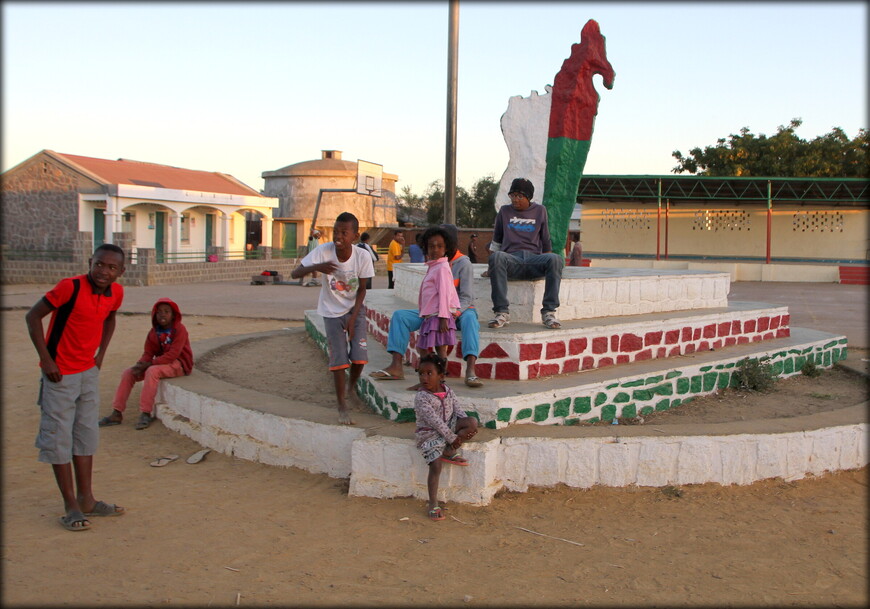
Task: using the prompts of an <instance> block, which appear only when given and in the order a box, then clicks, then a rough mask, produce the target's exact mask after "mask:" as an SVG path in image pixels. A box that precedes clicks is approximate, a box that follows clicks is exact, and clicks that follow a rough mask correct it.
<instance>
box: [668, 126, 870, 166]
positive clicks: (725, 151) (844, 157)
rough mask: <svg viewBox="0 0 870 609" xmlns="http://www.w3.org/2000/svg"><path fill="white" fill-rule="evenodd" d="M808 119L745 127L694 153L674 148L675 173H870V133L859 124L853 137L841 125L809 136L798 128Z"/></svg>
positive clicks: (695, 149)
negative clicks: (771, 130)
mask: <svg viewBox="0 0 870 609" xmlns="http://www.w3.org/2000/svg"><path fill="white" fill-rule="evenodd" d="M802 123H803V121H802V120H801V119H800V118H794V119H792V120H791V122H790V123H789V125H788V126H787V127H786V126H784V125H780V126H779V128H778V129H777V132H776V134H774V135H772V136H770V137H768V136H766V135H765V134H763V133H761V134H759V135H758V136H756V135H755V134H754V133H751V132H750V131H749V128H748V127H743V128H742V129H741V130H740V134H739V135H735V134H733V133H732V134H731V135H729V136H728V138H727V139H726V138H719V139H718V140H716V145H715V146H707V147H705V148H703V149H701V148H692V149H691V150H690V151H689V156H683V154H682V152H680V151H679V150H675V151H674V152H673V153H672V156H673V157H674V158H675V159H677V161H678V163H679V164H678V165H677V166H676V167H674V168H673V170H672V171H673V172H674V173H683V172H688V173H692V174H697V175H705V176H756V177H825V178H826V177H838V178H867V177H870V132H868V130H867V129H859V130H858V135H856V136H855V138H854V139H852V140H850V139H849V137H848V136H847V135H846V134H845V133H844V132H843V130H842V129H841V128H840V127H834V128H833V129H832V130H831V132H830V133H827V134H825V135H820V136H818V137H816V138H814V139H812V140H810V141H806V140H804V139H801V138H799V137H798V136H797V135H796V134H795V130H796V129H797V128H798V127H800V126H801V124H802Z"/></svg>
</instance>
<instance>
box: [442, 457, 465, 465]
mask: <svg viewBox="0 0 870 609" xmlns="http://www.w3.org/2000/svg"><path fill="white" fill-rule="evenodd" d="M438 460H439V461H444V462H445V463H450V464H452V465H461V466H463V467H467V466H468V461H467V460H465V459H463V458H462V457H460V456H459V455H453V456H452V457H445V456H444V455H442V456H440V457H438Z"/></svg>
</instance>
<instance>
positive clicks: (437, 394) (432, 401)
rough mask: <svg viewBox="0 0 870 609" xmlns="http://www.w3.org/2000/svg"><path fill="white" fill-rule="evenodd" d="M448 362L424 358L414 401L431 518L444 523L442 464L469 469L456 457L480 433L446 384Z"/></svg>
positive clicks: (419, 371)
mask: <svg viewBox="0 0 870 609" xmlns="http://www.w3.org/2000/svg"><path fill="white" fill-rule="evenodd" d="M446 372H447V360H446V359H444V358H443V357H441V356H439V355H438V354H437V353H429V354H427V355H424V356H423V358H422V359H421V360H420V368H419V369H418V375H419V377H420V389H419V390H418V391H417V396H416V397H415V398H414V413H415V414H416V416H417V430H416V432H415V434H414V435H415V438H416V440H417V448H419V449H420V452H421V453H422V454H423V459H425V460H426V464H427V465H428V466H429V476H428V478H427V486H428V488H429V505H428V508H429V512H428V513H429V518H431V519H432V520H444V514H442V513H441V508H440V507H439V506H438V483H439V481H440V478H441V464H442V463H450V464H452V465H461V466H467V465H468V461H467V460H466V459H463V458H462V457H460V456H459V455H457V454H456V452H457V450H458V449H459V447H460V446H461V445H462V443H463V442H467V441H468V440H470V439H471V438H472V437H474V435H475V434H476V433H477V419H475V418H474V417H469V416H468V415H466V414H465V411H463V410H462V409H461V408H460V407H459V402H458V401H457V400H456V394H454V393H453V390H452V389H450V387H448V386H447V385H445V384H444V375H445V373H446Z"/></svg>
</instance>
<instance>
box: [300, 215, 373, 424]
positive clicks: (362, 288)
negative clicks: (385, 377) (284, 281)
mask: <svg viewBox="0 0 870 609" xmlns="http://www.w3.org/2000/svg"><path fill="white" fill-rule="evenodd" d="M358 238H359V220H357V218H356V216H354V215H353V214H351V213H349V212H343V213H341V214H339V216H338V217H337V218H336V219H335V224H333V227H332V241H331V242H328V243H322V244H320V245H319V246H317V247H316V248H315V249H314V250H313V251H311V252H308V255H307V256H305V258H303V259H302V262H301V263H300V264H299V266H298V267H297V268H295V269H293V272H292V273H291V274H290V276H291V277H292V278H293V279H300V278H301V277H304V276H305V275H307V274H309V273H313V272H318V273H321V274H322V275H323V283H322V284H321V287H320V296H319V298H318V299H317V313H318V314H319V315H321V316H322V317H323V324H324V326H325V327H326V343H327V346H328V347H329V369H330V370H331V371H332V378H333V380H334V381H335V395H336V397H337V398H338V422H339V423H341V424H342V425H353V420H351V418H350V413H349V412H348V409H347V400H348V397H349V395H350V392H351V391H355V390H356V383H357V380H358V379H359V377H360V374H361V373H362V370H363V366H365V364H366V363H367V362H368V350H367V348H366V307H365V304H364V301H365V297H366V281H365V280H366V279H368V278H369V277H374V274H375V270H374V266H373V265H372V259H371V256H369V254H368V252H366V251H364V250H363V249H361V248H358V247H354V246H353V242H354V241H356V240H357V239H358ZM347 368H350V379H348V378H347V374H346V373H345V370H346V369H347Z"/></svg>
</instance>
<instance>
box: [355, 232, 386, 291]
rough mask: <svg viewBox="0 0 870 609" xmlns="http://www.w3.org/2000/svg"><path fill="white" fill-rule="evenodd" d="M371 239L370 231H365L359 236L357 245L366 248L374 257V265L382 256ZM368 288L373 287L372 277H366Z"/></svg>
mask: <svg viewBox="0 0 870 609" xmlns="http://www.w3.org/2000/svg"><path fill="white" fill-rule="evenodd" d="M369 239H371V235H369V234H368V233H363V234H362V235H360V236H359V243H357V244H356V246H357V247H360V248H362V249H364V250H365V251H367V252H368V253H369V256H371V257H372V265H374V263H375V262H377V261H378V260H380V258H381V257H380V256H379V255H378V252H377V251H376V250H375V248H373V247H372V246H371V244H370V243H369ZM366 289H367V290H371V289H372V278H371V277H369V278H368V279H366Z"/></svg>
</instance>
